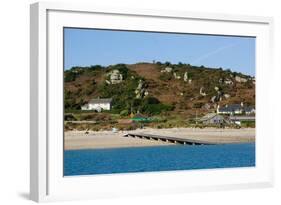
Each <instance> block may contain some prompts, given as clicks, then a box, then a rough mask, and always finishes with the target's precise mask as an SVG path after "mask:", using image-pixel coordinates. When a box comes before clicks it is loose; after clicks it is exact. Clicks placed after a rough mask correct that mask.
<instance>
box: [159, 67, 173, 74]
mask: <svg viewBox="0 0 281 205" xmlns="http://www.w3.org/2000/svg"><path fill="white" fill-rule="evenodd" d="M172 71H173V68H171V67H166V68H164V70H161V73H170V72H172Z"/></svg>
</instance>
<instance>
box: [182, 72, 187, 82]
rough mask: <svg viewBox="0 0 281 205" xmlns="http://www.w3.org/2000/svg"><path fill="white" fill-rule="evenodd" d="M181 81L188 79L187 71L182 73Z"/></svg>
mask: <svg viewBox="0 0 281 205" xmlns="http://www.w3.org/2000/svg"><path fill="white" fill-rule="evenodd" d="M183 81H184V82H187V81H188V73H187V72H185V73H184V75H183Z"/></svg>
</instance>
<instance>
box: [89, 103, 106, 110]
mask: <svg viewBox="0 0 281 205" xmlns="http://www.w3.org/2000/svg"><path fill="white" fill-rule="evenodd" d="M100 109H102V110H110V103H89V104H88V110H100Z"/></svg>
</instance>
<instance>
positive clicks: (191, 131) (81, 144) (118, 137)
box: [64, 128, 255, 150]
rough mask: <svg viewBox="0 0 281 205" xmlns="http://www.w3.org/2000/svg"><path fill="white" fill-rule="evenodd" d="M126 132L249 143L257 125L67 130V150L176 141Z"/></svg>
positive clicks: (253, 139)
mask: <svg viewBox="0 0 281 205" xmlns="http://www.w3.org/2000/svg"><path fill="white" fill-rule="evenodd" d="M127 133H144V134H153V135H161V136H170V137H177V138H184V139H193V140H202V141H208V142H212V143H247V142H254V141H255V129H254V128H241V129H229V128H226V129H218V128H204V129H199V128H169V129H153V128H145V129H137V130H132V131H117V132H112V131H99V132H93V131H90V132H89V133H88V134H85V132H84V131H67V132H65V139H64V140H65V143H64V144H65V150H75V149H101V148H118V147H142V146H158V145H163V146H165V145H173V143H168V142H162V141H154V140H147V139H138V138H130V137H123V136H124V135H125V134H127Z"/></svg>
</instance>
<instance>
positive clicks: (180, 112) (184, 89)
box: [65, 63, 255, 118]
mask: <svg viewBox="0 0 281 205" xmlns="http://www.w3.org/2000/svg"><path fill="white" fill-rule="evenodd" d="M126 66H127V68H128V69H129V75H128V77H127V79H126V80H125V81H124V82H123V83H121V84H118V85H113V86H111V87H107V88H106V89H107V90H106V91H107V92H108V90H109V91H112V92H113V93H114V92H115V90H116V92H118V90H120V93H119V94H118V97H120V96H121V97H123V98H121V99H123V100H124V101H128V100H129V99H131V98H132V97H133V96H134V93H133V92H134V89H133V88H135V87H136V86H137V83H135V82H136V81H137V80H136V79H139V78H143V79H144V81H145V83H146V85H147V90H148V92H149V96H153V97H156V98H157V99H159V100H160V102H161V103H163V104H169V105H174V106H175V109H174V110H173V111H169V112H167V113H165V115H169V116H171V115H173V116H184V117H185V118H188V117H193V116H194V115H195V113H196V112H197V114H198V115H202V114H204V113H207V112H210V111H212V109H211V110H206V109H204V108H195V107H196V105H198V104H200V103H201V104H206V103H210V98H211V97H212V96H213V95H215V94H216V91H215V89H214V87H215V86H218V87H221V88H222V91H223V92H224V93H228V94H230V95H231V97H230V98H229V99H224V100H223V101H221V102H220V104H221V105H224V104H232V103H240V102H242V101H243V102H244V103H245V104H248V105H254V104H255V86H254V84H253V83H252V81H249V82H247V83H236V82H235V80H234V76H235V75H239V76H244V75H243V74H237V73H232V72H230V71H225V70H221V69H209V68H204V67H193V66H190V65H172V67H173V68H174V70H175V72H176V73H177V74H178V75H180V76H181V79H175V78H174V77H173V76H172V74H171V73H169V74H168V73H161V72H160V71H161V70H162V69H164V68H165V67H166V66H165V65H163V64H161V65H159V64H150V63H139V64H133V65H126ZM110 69H111V68H110V67H109V68H101V69H100V68H98V69H96V68H92V69H89V68H88V69H87V68H82V69H81V68H79V69H73V70H72V71H66V72H65V76H66V75H67V72H74V71H75V70H76V71H75V73H78V74H77V75H76V77H75V78H74V79H73V80H71V81H69V82H65V101H66V102H68V103H69V104H70V105H72V106H73V107H75V106H76V108H77V109H78V108H79V106H80V105H81V104H84V103H86V102H87V101H89V100H90V99H91V98H97V97H110V96H104V91H103V88H104V86H105V79H106V73H107V72H109V71H110ZM186 71H187V72H188V74H189V76H190V77H191V79H192V83H191V84H188V83H187V82H184V80H183V74H184V72H186ZM131 76H134V77H135V79H134V80H133V79H131ZM163 76H164V77H163ZM167 76H169V77H170V79H169V78H167ZM244 77H249V76H244ZM220 78H229V79H231V80H232V81H233V82H235V83H234V85H225V84H220V83H219V79H220ZM129 86H130V87H131V89H129V90H126V88H127V87H129ZM201 87H204V88H205V92H206V93H207V95H206V96H205V97H203V96H201V95H200V94H199V90H200V88H201ZM125 91H126V92H130V94H129V95H130V96H127V95H128V93H127V94H125V93H124V92H125ZM122 92H123V93H122ZM125 95H126V96H125ZM113 97H114V96H113ZM116 97H117V95H116ZM124 103H126V102H124Z"/></svg>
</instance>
